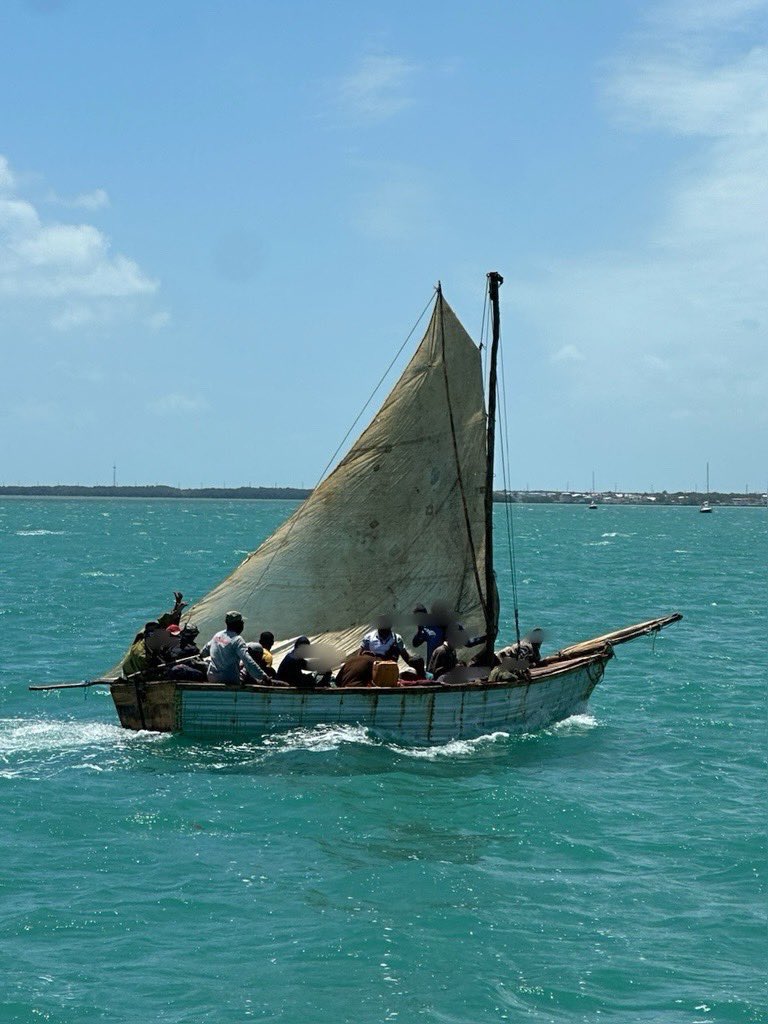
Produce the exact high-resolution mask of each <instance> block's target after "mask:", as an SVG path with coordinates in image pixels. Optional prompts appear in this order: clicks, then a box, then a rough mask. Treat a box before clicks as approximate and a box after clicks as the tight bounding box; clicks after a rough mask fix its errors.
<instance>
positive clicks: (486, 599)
mask: <svg viewBox="0 0 768 1024" xmlns="http://www.w3.org/2000/svg"><path fill="white" fill-rule="evenodd" d="M437 301H438V302H439V303H440V351H441V354H442V367H443V381H444V383H445V400H446V404H447V406H448V424H449V426H450V428H451V441H452V442H453V457H454V460H455V462H456V483H457V484H458V486H459V494H460V496H461V505H462V508H463V510H464V525H465V527H466V530H467V540H468V541H469V550H470V553H471V555H472V570H473V572H474V574H475V585H476V587H477V596H478V598H479V599H480V607H481V608H482V610H483V618H484V620H485V621H486V622H487V621H488V606H489V603H490V600H491V595H490V594H485V596H484V595H483V585H482V583H481V582H480V572H479V569H478V566H477V550H476V548H475V542H474V539H473V537H472V520H471V517H470V515H469V508H468V506H467V495H466V492H465V490H464V480H463V478H462V474H461V460H460V458H459V445H458V441H457V439H456V424H455V423H454V420H453V405H452V404H451V389H450V386H449V384H448V367H447V366H446V364H445V321H444V319H443V293H442V290H441V289H440V288H439V287H438V291H437Z"/></svg>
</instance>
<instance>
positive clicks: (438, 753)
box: [388, 732, 509, 761]
mask: <svg viewBox="0 0 768 1024" xmlns="http://www.w3.org/2000/svg"><path fill="white" fill-rule="evenodd" d="M508 739H509V733H508V732H489V733H487V734H486V735H485V736H476V737H475V739H472V740H449V742H448V743H442V744H440V745H439V746H435V747H400V746H397V744H394V743H392V744H388V746H389V747H390V748H391V749H392V750H395V751H397V753H398V754H404V755H405V756H406V757H416V758H421V759H422V760H426V761H436V760H437V759H438V758H440V757H467V756H468V755H470V754H474V753H476V752H477V751H478V750H480V749H481V748H482V747H486V746H491V745H492V744H494V743H498V742H499V740H508Z"/></svg>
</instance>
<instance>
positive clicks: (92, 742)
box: [0, 718, 164, 757]
mask: <svg viewBox="0 0 768 1024" xmlns="http://www.w3.org/2000/svg"><path fill="white" fill-rule="evenodd" d="M163 736H164V734H163V733H138V732H131V731H130V730H128V729H123V728H122V727H121V726H119V725H108V724H107V723H105V722H68V721H46V720H40V721H28V720H25V719H19V718H6V719H0V757H6V756H8V755H12V754H34V753H40V754H45V753H49V752H53V751H60V750H77V749H79V748H82V747H93V746H99V747H105V746H106V747H114V746H115V745H116V744H124V743H126V742H130V741H131V740H135V739H136V738H138V737H140V738H141V739H142V741H143V742H147V740H150V739H151V740H156V739H161V738H163Z"/></svg>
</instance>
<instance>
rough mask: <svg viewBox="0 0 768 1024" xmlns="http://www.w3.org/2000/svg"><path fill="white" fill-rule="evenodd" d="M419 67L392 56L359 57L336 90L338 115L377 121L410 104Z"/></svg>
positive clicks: (412, 100)
mask: <svg viewBox="0 0 768 1024" xmlns="http://www.w3.org/2000/svg"><path fill="white" fill-rule="evenodd" d="M419 71H420V67H419V65H418V64H415V63H413V62H412V61H409V60H406V59H405V58H404V57H397V56H395V55H393V54H389V55H374V54H369V55H368V56H365V57H362V58H361V59H360V60H359V61H358V63H357V65H356V66H355V67H354V68H353V69H352V70H351V71H350V72H349V73H348V74H346V75H344V76H343V77H342V78H341V79H340V81H339V83H338V87H337V90H336V98H337V102H338V105H339V107H340V108H341V110H342V112H343V113H345V114H346V115H348V116H351V117H355V118H358V119H361V120H369V121H381V120H385V119H386V118H389V117H392V116H393V115H395V114H399V113H400V111H402V110H405V109H406V108H407V107H410V106H411V105H412V104H413V102H414V96H413V85H414V80H415V79H416V77H417V75H418V73H419Z"/></svg>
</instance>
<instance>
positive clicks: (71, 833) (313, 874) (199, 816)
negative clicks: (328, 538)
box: [0, 500, 768, 1024]
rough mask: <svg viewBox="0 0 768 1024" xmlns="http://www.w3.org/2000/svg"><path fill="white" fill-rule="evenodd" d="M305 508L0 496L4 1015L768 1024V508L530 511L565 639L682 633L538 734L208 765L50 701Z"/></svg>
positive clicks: (542, 583)
mask: <svg viewBox="0 0 768 1024" xmlns="http://www.w3.org/2000/svg"><path fill="white" fill-rule="evenodd" d="M291 508H292V506H291V505H290V504H289V503H281V502H234V501H233V502H226V501H220V502H216V501H208V502H206V501H198V502H194V501H189V502H179V501H167V502H164V501H118V500H114V501H85V500H83V501H80V500H58V501H57V500H29V501H27V500H6V501H5V502H2V503H0V544H2V559H1V560H0V626H1V627H2V637H3V641H4V642H3V665H2V673H1V675H0V701H1V702H2V703H1V704H0V719H1V720H0V794H2V800H1V802H0V814H1V815H2V832H1V833H0V843H2V851H0V886H1V888H0V901H1V903H0V908H1V909H2V914H0V1021H3V1022H5V1021H14V1022H15V1021H19V1022H23V1021H30V1022H33V1021H34V1022H40V1021H51V1022H54V1024H56V1022H75V1021H78V1022H81V1021H83V1022H85V1021H127V1022H134V1021H136V1022H140V1021H141V1022H145V1021H162V1022H168V1024H180V1022H189V1024H193V1022H195V1024H197V1022H200V1021H211V1022H217V1024H219V1022H222V1024H225V1022H230V1021H231V1022H235V1021H238V1022H239V1021H244V1020H250V1019H254V1020H258V1021H280V1022H294V1021H295V1022H299V1021H302V1022H303V1021H308V1022H317V1024H325V1022H329V1024H330V1022H335V1024H339V1022H347V1021H348V1022H355V1024H368V1022H378V1021H400V1022H401V1024H403V1022H410V1021H417V1020H423V1021H427V1022H429V1021H432V1022H435V1024H485V1022H490V1021H505V1020H506V1021H533V1022H545V1021H547V1022H550V1021H551V1022H557V1024H570V1022H577V1021H579V1022H582V1021H585V1022H586V1021H589V1022H594V1021H622V1022H624V1021H626V1022H648V1024H650V1022H653V1024H657V1022H658V1024H695V1022H701V1024H705V1022H706V1024H718V1022H762V1021H765V1020H766V1019H768V1011H767V1010H766V1004H767V1001H766V988H765V967H766V951H767V945H766V902H765V891H764V887H763V886H764V869H765V866H766V855H765V854H766V850H765V846H766V844H765V832H766V815H765V786H766V781H768V780H767V775H766V766H765V759H764V751H765V726H766V696H765V694H766V682H767V681H768V679H767V677H768V668H767V665H766V661H767V659H766V604H767V601H766V598H768V592H767V591H766V583H765V572H766V566H767V565H768V529H767V523H768V519H767V517H766V512H765V510H760V509H717V511H716V512H715V514H714V515H711V516H707V517H703V516H700V515H699V514H698V512H697V511H696V510H695V509H672V508H631V507H623V508H613V509H612V508H609V507H601V508H600V509H599V510H598V511H597V512H590V511H588V510H587V509H586V508H584V507H583V506H576V507H570V506H552V505H550V506H518V507H516V509H515V529H516V534H517V544H518V560H519V565H520V594H521V603H522V616H523V623H524V626H526V627H530V626H532V625H534V624H541V625H544V626H546V627H547V628H548V629H549V630H550V632H551V636H552V644H553V645H554V646H562V645H564V644H565V643H568V642H571V641H575V640H577V639H581V638H584V637H587V636H591V635H594V634H596V633H599V632H603V631H605V630H607V629H611V628H616V627H619V626H622V625H627V624H629V623H631V622H635V621H638V620H640V619H643V618H647V617H650V616H651V615H655V614H660V613H663V612H666V611H671V610H676V609H679V610H680V611H682V612H683V613H684V614H685V621H684V622H683V623H682V624H680V625H678V626H675V627H672V628H671V629H669V630H668V631H666V632H665V633H663V634H662V635H661V636H660V637H659V638H658V639H657V640H656V641H655V643H654V642H651V641H650V640H640V641H637V642H635V643H634V644H632V645H630V646H627V647H624V648H621V649H620V650H619V652H618V657H617V658H616V659H615V661H614V662H612V663H611V665H610V666H609V668H608V671H607V674H606V678H605V680H604V681H603V683H601V685H600V686H599V687H598V689H597V690H596V691H595V694H594V695H593V698H592V700H591V702H590V706H589V711H588V713H587V714H585V715H581V716H578V717H575V718H572V719H570V720H569V721H567V722H563V723H561V724H560V725H559V726H558V727H556V728H553V729H551V730H549V731H547V732H545V733H540V734H537V735H531V736H524V737H521V738H510V737H508V736H505V735H503V734H496V735H492V736H487V737H484V738H481V739H479V740H476V741H473V742H455V743H450V744H448V745H446V746H443V747H437V748H432V749H417V748H414V749H408V748H403V747H398V746H393V745H387V744H383V743H381V742H378V741H376V740H375V739H374V738H372V737H370V736H368V735H367V734H366V733H365V731H364V730H363V729H359V728H358V729H356V728H322V729H317V730H315V731H296V732H293V733H290V734H288V735H284V736H271V737H266V738H264V739H263V740H261V741H259V742H253V743H248V744H241V745H209V744H198V743H192V742H189V741H187V740H184V739H183V738H179V737H169V736H157V735H150V734H137V733H129V732H125V731H123V730H122V729H120V728H119V727H118V725H117V724H116V719H115V715H114V712H113V707H112V703H111V700H110V698H109V696H108V694H106V693H104V692H103V691H98V690H95V689H94V690H89V691H77V690H75V691H70V692H66V691H65V692H60V693H51V694H45V695H44V694H32V693H29V692H28V691H27V685H28V684H29V683H30V682H43V681H52V680H62V679H78V678H84V677H93V676H95V675H97V674H98V673H99V672H100V671H102V670H103V669H104V668H105V667H106V666H108V665H110V664H112V663H113V662H114V661H115V660H116V658H117V657H118V656H119V655H120V653H121V651H122V649H123V647H124V646H125V642H126V640H127V638H129V637H130V636H131V635H132V633H133V632H134V630H135V628H136V625H137V623H141V622H142V621H143V620H144V619H145V618H146V617H147V616H148V615H149V614H154V613H156V612H158V611H159V610H161V609H162V607H163V606H164V605H165V604H166V602H167V598H168V596H169V595H170V593H171V591H172V590H174V589H176V588H179V587H180V588H182V589H183V590H184V591H185V593H187V594H189V595H190V596H192V597H194V596H199V595H201V594H202V593H204V592H205V591H206V590H207V589H208V588H209V587H210V586H211V585H212V584H213V583H215V582H216V581H217V580H218V579H219V578H221V576H223V575H224V574H226V572H228V571H229V570H230V569H231V568H232V567H233V566H234V565H235V564H236V563H237V562H238V561H239V560H240V559H241V558H242V556H243V554H244V553H245V552H247V551H248V550H250V549H251V548H252V547H254V546H255V545H256V544H257V542H258V541H259V540H260V539H262V538H263V537H264V536H266V535H267V534H268V533H269V532H270V531H271V530H272V529H273V528H274V526H275V525H276V524H277V523H278V522H279V521H281V519H282V518H284V517H285V515H287V513H288V512H289V511H290V509H291ZM500 513H501V510H500V509H497V514H500ZM499 525H500V526H501V521H500V522H499ZM499 535H500V536H501V535H502V531H501V530H499ZM502 556H503V552H501V551H500V552H499V565H498V572H499V584H500V590H501V594H502V601H503V603H504V615H503V622H502V629H503V632H506V633H507V635H508V634H509V633H510V625H511V599H510V575H509V571H508V568H506V567H505V564H504V559H503V557H502ZM264 625H268V624H266V623H265V624H264ZM308 628H311V624H308Z"/></svg>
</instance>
